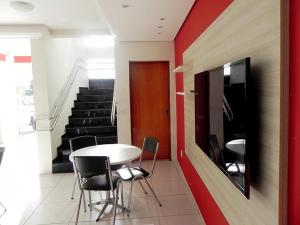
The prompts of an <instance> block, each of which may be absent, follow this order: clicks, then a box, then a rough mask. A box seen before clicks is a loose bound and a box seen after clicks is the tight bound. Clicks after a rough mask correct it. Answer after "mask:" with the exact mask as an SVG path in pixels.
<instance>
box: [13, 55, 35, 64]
mask: <svg viewBox="0 0 300 225" xmlns="http://www.w3.org/2000/svg"><path fill="white" fill-rule="evenodd" d="M14 62H15V63H31V56H14Z"/></svg>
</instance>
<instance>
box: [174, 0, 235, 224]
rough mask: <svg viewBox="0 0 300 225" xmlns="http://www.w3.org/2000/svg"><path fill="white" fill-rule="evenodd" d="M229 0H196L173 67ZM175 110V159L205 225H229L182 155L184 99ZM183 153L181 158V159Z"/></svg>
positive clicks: (178, 82)
mask: <svg viewBox="0 0 300 225" xmlns="http://www.w3.org/2000/svg"><path fill="white" fill-rule="evenodd" d="M231 2H232V0H223V1H219V0H201V1H200V0H197V1H196V2H195V4H194V6H193V8H192V9H191V11H190V13H189V15H188V16H187V18H186V20H185V22H184V23H183V24H182V26H181V28H180V31H179V32H178V34H177V36H176V38H175V40H174V45H175V64H176V67H177V66H179V65H182V60H183V58H182V57H183V52H184V51H185V50H186V49H187V48H188V47H189V46H190V45H191V44H192V43H193V42H194V41H195V40H196V39H197V38H198V37H199V36H200V35H201V34H202V33H203V32H204V31H205V30H206V29H207V28H208V27H209V26H210V25H211V24H212V23H213V21H214V20H215V19H216V18H217V17H218V16H219V15H220V14H221V13H222V12H223V11H224V10H225V9H226V8H227V6H229V5H230V3H231ZM183 89H184V87H183V74H182V73H177V74H176V91H183ZM176 111H177V158H178V161H179V164H180V166H181V168H182V171H183V173H184V176H185V178H186V180H187V182H188V184H189V187H190V189H191V191H192V193H193V195H194V198H195V200H196V202H197V205H198V207H199V209H200V210H201V213H202V215H203V218H204V220H205V222H206V224H207V225H228V224H229V223H228V222H227V220H226V218H225V217H224V215H223V213H222V212H221V210H220V209H219V207H218V205H217V204H216V202H215V200H214V199H213V197H212V196H211V194H210V193H209V191H208V189H207V188H206V186H205V184H204V183H203V181H202V180H201V178H200V176H199V175H198V173H197V171H196V170H195V168H194V167H193V165H192V164H191V162H190V161H189V159H188V158H187V156H186V155H185V153H184V152H185V149H184V148H185V139H184V97H183V96H179V95H177V97H176ZM181 151H182V153H183V154H182V157H181Z"/></svg>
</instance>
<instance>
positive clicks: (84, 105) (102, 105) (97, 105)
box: [74, 101, 112, 109]
mask: <svg viewBox="0 0 300 225" xmlns="http://www.w3.org/2000/svg"><path fill="white" fill-rule="evenodd" d="M74 105H75V108H77V109H111V106H112V102H111V101H105V102H78V101H74Z"/></svg>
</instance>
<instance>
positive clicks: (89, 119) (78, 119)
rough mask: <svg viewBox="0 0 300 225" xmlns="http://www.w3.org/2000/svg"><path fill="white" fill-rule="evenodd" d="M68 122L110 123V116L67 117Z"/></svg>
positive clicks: (90, 124) (76, 124)
mask: <svg viewBox="0 0 300 225" xmlns="http://www.w3.org/2000/svg"><path fill="white" fill-rule="evenodd" d="M69 124H70V125H71V126H100V125H111V118H110V116H109V117H69Z"/></svg>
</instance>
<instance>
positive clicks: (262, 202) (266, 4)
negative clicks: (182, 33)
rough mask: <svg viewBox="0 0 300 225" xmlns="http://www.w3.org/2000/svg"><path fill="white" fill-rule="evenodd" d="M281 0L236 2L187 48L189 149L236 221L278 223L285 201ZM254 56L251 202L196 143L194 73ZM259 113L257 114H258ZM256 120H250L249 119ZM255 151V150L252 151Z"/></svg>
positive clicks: (239, 224)
mask: <svg viewBox="0 0 300 225" xmlns="http://www.w3.org/2000/svg"><path fill="white" fill-rule="evenodd" d="M280 3H281V1H280V0H264V1H260V0H248V1H234V2H233V3H232V4H231V5H230V6H229V7H228V8H227V9H226V10H225V11H224V12H223V13H222V15H221V16H220V17H219V18H218V19H217V20H216V21H215V22H214V23H213V24H212V25H211V26H210V27H209V28H208V29H207V30H206V31H205V32H204V33H203V34H202V35H201V36H200V37H199V38H198V39H197V40H196V41H195V42H194V43H193V44H192V45H191V46H190V47H189V48H188V49H187V50H186V51H185V52H184V56H183V64H184V65H185V66H187V68H188V70H187V71H185V72H184V91H185V93H186V95H185V103H184V104H185V105H184V107H185V109H184V110H185V140H186V141H185V143H186V144H185V145H186V146H185V151H186V154H187V156H188V157H189V159H190V161H191V162H192V164H193V166H194V167H195V169H196V170H197V172H198V173H199V175H200V176H201V178H202V179H203V181H204V182H205V184H206V185H207V187H208V189H209V191H210V192H211V194H212V195H213V197H214V199H215V200H216V202H217V204H218V205H219V207H220V209H221V210H222V212H223V213H224V215H225V217H226V218H227V220H228V222H229V223H230V224H232V225H234V224H236V225H248V224H249V225H250V224H253V225H257V224H259V225H264V224H266V225H277V224H280V222H279V221H280V219H279V208H280V207H279V201H280V185H279V182H280V169H279V168H280V158H279V157H280V128H281V126H280V116H281V114H280V113H281V111H280V106H281V100H280V96H281V95H280V90H281V88H282V87H281V58H280V52H281V35H280V31H281V30H280V25H281V20H280V19H281V17H280V16H281V14H280V10H281V8H280V7H281V5H280ZM245 57H251V76H252V78H251V80H253V81H254V83H255V86H256V89H257V90H256V95H257V109H256V111H257V113H258V117H259V124H258V126H259V130H260V132H259V134H258V141H259V146H258V149H255V152H256V154H255V158H254V159H255V160H254V161H252V162H251V163H252V165H251V167H252V171H251V172H252V173H253V174H254V179H253V180H252V185H251V190H250V200H247V199H246V198H245V197H244V196H243V195H242V193H240V192H239V190H238V189H237V188H235V186H234V185H233V184H232V183H231V182H230V181H229V179H227V177H226V176H225V175H224V174H223V173H222V172H221V171H220V170H219V169H218V168H217V167H216V166H215V165H214V163H213V162H212V161H211V160H210V159H209V158H208V157H207V156H206V155H205V153H204V152H202V151H201V149H199V147H198V146H197V145H196V143H195V127H194V126H195V125H194V121H195V118H194V113H195V112H194V109H195V106H194V96H193V94H191V93H190V90H193V89H194V74H197V73H199V72H202V71H205V70H207V69H210V68H213V67H216V66H219V65H222V64H224V63H227V62H232V61H235V60H238V59H242V58H245ZM254 113H255V112H254ZM249 120H251V118H249ZM250 151H251V150H250Z"/></svg>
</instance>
